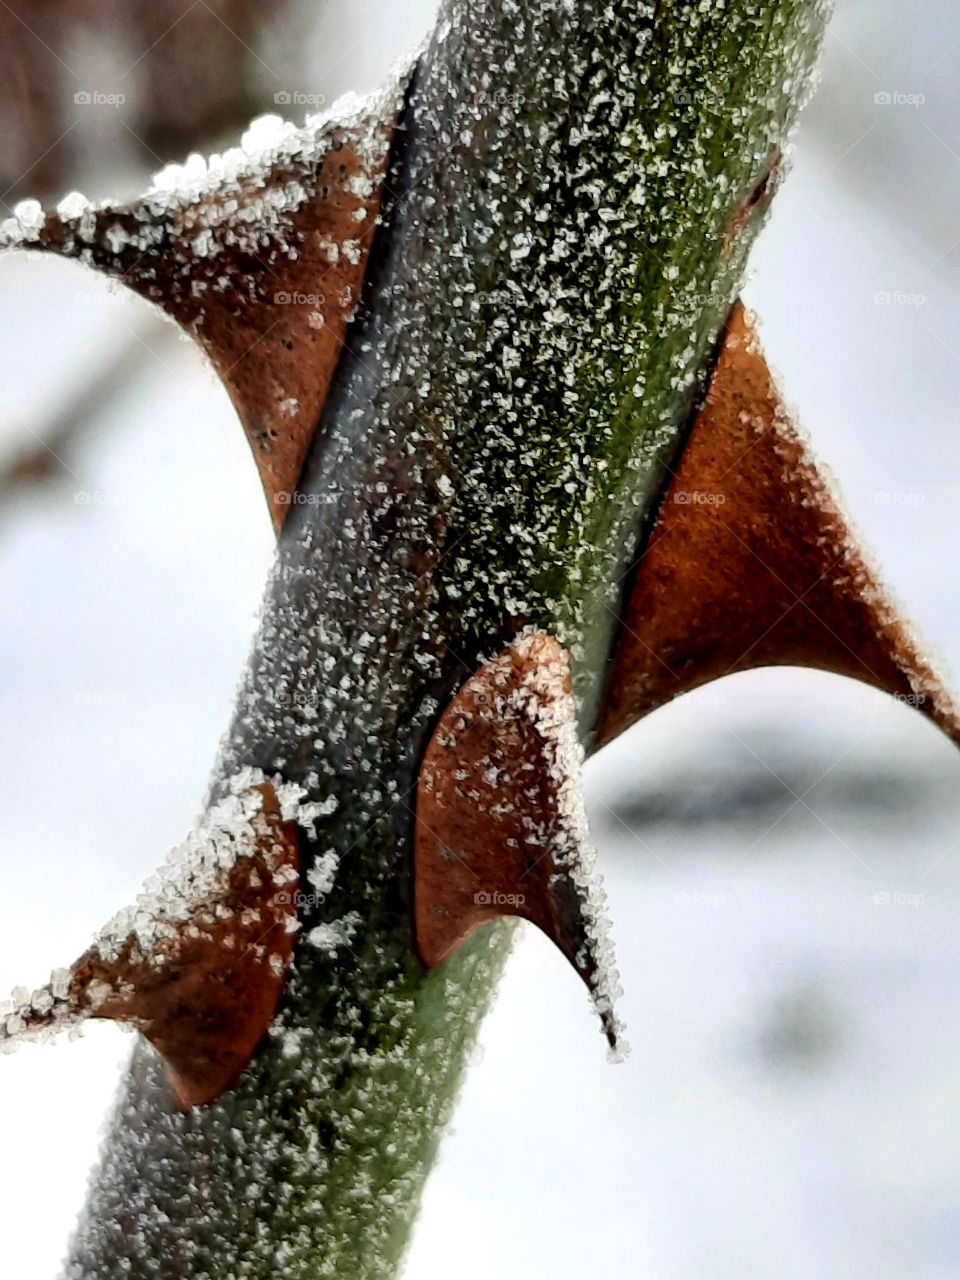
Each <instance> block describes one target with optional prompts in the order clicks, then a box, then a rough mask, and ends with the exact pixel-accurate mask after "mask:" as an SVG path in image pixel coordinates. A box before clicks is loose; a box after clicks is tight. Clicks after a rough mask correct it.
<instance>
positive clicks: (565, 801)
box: [414, 632, 618, 1047]
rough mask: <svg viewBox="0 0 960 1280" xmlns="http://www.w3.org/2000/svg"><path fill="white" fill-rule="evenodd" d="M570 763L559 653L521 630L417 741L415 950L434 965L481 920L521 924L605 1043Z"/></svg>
mask: <svg viewBox="0 0 960 1280" xmlns="http://www.w3.org/2000/svg"><path fill="white" fill-rule="evenodd" d="M580 760H581V753H580V750H579V746H578V744H577V738H576V726H575V719H574V706H573V699H572V695H571V687H570V669H569V661H568V657H567V653H566V650H565V649H563V648H562V647H561V645H559V644H558V643H557V641H556V640H554V639H553V638H552V637H551V636H548V635H546V634H544V633H543V632H525V633H524V634H523V635H521V636H520V637H518V639H517V640H515V641H514V642H513V644H511V645H509V646H508V647H507V648H506V649H504V650H502V651H501V652H500V653H499V654H498V655H497V656H496V657H495V658H494V659H493V660H492V661H490V662H487V663H485V664H484V665H483V666H482V667H481V668H480V670H479V671H477V672H476V674H475V675H473V676H472V677H471V678H470V679H469V680H468V681H467V682H466V684H464V685H463V686H462V688H461V689H460V690H459V691H458V693H457V694H456V695H455V697H454V698H453V700H452V701H451V703H450V704H449V706H448V707H447V709H446V710H445V711H444V713H443V715H442V716H441V718H440V722H439V724H438V725H437V727H436V730H435V731H434V734H433V737H432V738H431V740H430V743H429V745H428V747H427V751H426V755H425V757H424V761H423V765H422V767H421V770H420V776H419V782H418V789H417V806H416V836H415V846H414V917H415V926H416V937H417V947H418V950H419V953H420V956H421V959H422V960H423V963H424V964H425V965H426V967H427V968H428V969H432V968H435V967H436V966H437V965H439V964H440V963H441V962H442V961H443V960H444V959H445V958H446V957H447V956H448V955H449V954H450V953H451V952H453V951H454V950H456V948H457V947H458V946H460V944H461V943H462V942H463V941H464V940H465V939H466V938H467V936H468V935H469V934H470V933H472V932H473V930H474V929H475V928H476V927H477V926H478V925H480V924H483V923H484V922H485V921H487V920H491V919H495V918H497V917H501V916H520V917H522V918H523V919H526V920H529V921H531V922H532V923H533V924H535V925H537V927H538V928H540V929H541V930H542V931H543V932H544V933H545V934H546V935H547V937H548V938H550V939H551V941H553V942H554V943H555V944H556V945H557V946H558V947H559V948H560V950H561V951H562V952H563V954H564V955H565V956H566V957H567V959H568V960H569V961H570V963H571V964H572V965H573V967H574V968H575V969H576V970H577V972H578V973H579V974H580V976H581V978H582V979H583V980H584V982H585V983H586V985H587V987H588V988H589V989H590V991H591V993H592V994H593V997H594V1000H595V1002H596V1004H597V1007H598V1009H599V1012H600V1015H601V1019H602V1022H603V1028H604V1031H605V1033H606V1035H607V1039H608V1041H609V1043H610V1045H611V1047H615V1046H616V1044H617V1037H618V1026H617V1022H616V1018H615V1015H614V1012H613V992H612V991H611V990H609V989H608V986H607V980H606V972H605V971H606V966H607V963H608V961H607V957H606V955H604V954H603V952H604V951H605V950H606V942H605V938H604V925H603V922H602V920H601V916H600V910H599V905H598V903H597V902H596V901H595V899H594V896H593V894H592V892H591V885H590V881H589V870H588V863H589V859H590V851H589V849H588V848H587V845H586V838H585V837H586V832H585V820H584V817H583V811H582V801H581V799H580V793H579V769H580Z"/></svg>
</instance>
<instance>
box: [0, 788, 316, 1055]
mask: <svg viewBox="0 0 960 1280" xmlns="http://www.w3.org/2000/svg"><path fill="white" fill-rule="evenodd" d="M265 784H266V785H269V786H271V787H272V789H273V793H274V795H275V796H276V799H277V804H278V807H279V810H280V817H281V819H282V820H283V821H284V822H295V823H296V824H297V825H298V826H300V827H301V829H302V830H303V831H304V832H306V833H307V834H308V835H309V836H310V837H311V838H312V837H313V836H315V834H316V832H315V823H316V820H317V818H318V816H320V815H322V814H328V813H330V812H332V811H333V809H334V808H335V807H336V798H335V797H331V799H330V801H328V802H326V803H323V802H319V801H307V800H305V796H306V794H307V793H306V791H305V789H304V788H303V787H302V786H300V785H299V784H298V783H294V782H289V781H285V780H284V779H283V778H282V777H281V776H280V775H279V774H275V775H273V776H272V777H269V776H267V775H266V774H265V773H264V772H263V770H262V769H253V768H244V769H241V770H239V771H238V772H236V773H235V774H233V776H232V777H230V778H229V779H228V780H227V782H226V792H227V794H226V795H225V796H223V797H222V798H221V799H219V800H217V801H215V802H214V803H213V804H211V805H210V806H209V807H208V808H207V810H206V812H205V813H204V814H203V815H202V817H201V819H200V821H199V822H198V823H197V826H196V827H195V829H194V830H193V831H192V832H191V833H190V835H189V836H188V837H187V838H186V840H184V841H183V842H182V843H181V844H179V845H178V846H177V847H176V848H175V849H174V850H172V852H171V853H170V854H169V855H168V856H167V858H166V859H165V861H164V862H163V864H162V865H161V866H160V867H159V869H158V870H157V871H156V872H155V873H154V874H153V876H151V877H150V879H149V880H148V881H147V882H146V884H145V885H144V887H143V890H142V891H141V892H140V893H139V894H138V896H137V900H136V902H135V903H134V904H133V905H132V906H129V907H125V908H123V910H121V911H119V912H117V914H116V915H115V916H113V918H112V919H111V920H110V921H108V923H107V924H106V925H105V926H104V927H103V929H101V930H100V932H99V933H98V934H97V935H96V937H95V938H94V940H93V944H92V950H94V951H95V952H97V953H99V955H100V957H101V958H102V959H103V960H104V961H106V962H107V963H110V962H114V961H116V960H118V959H119V957H120V955H121V951H122V949H123V948H124V946H125V944H126V943H127V942H128V941H130V940H131V939H132V940H134V941H135V946H136V949H137V951H138V952H139V953H140V955H141V956H143V957H149V956H150V954H151V953H152V952H153V951H155V950H156V948H157V945H158V944H159V943H160V942H162V941H163V940H165V939H170V938H175V937H176V936H177V933H178V929H179V928H180V927H182V926H183V925H184V923H186V922H188V921H190V920H191V919H193V918H195V917H196V915H197V913H198V911H200V910H201V909H207V910H211V911H213V912H214V914H216V915H217V916H218V917H219V918H224V911H225V910H226V908H225V907H224V905H223V898H224V893H225V890H226V888H227V886H228V881H229V874H230V872H231V870H232V869H233V867H234V866H235V865H236V863H237V861H238V860H239V859H240V858H251V857H255V856H259V855H262V854H263V853H264V838H265V836H267V835H268V834H269V827H268V826H266V825H265V824H264V822H263V820H262V818H261V815H262V813H263V801H264V797H263V793H262V792H261V791H260V790H259V789H258V788H260V787H261V786H263V785H265ZM336 867H337V863H336V860H335V859H332V860H331V859H330V858H326V859H321V860H320V862H318V864H317V867H316V868H314V870H313V871H312V872H311V874H313V875H318V876H319V877H320V879H321V881H322V883H323V884H324V885H325V886H326V889H325V891H326V892H329V890H330V889H331V888H332V887H333V883H334V877H335V873H336ZM298 878H299V877H298V874H297V872H296V870H295V869H294V868H293V867H289V868H283V867H280V868H278V869H276V870H275V871H274V872H273V879H274V882H275V883H278V884H279V883H284V882H288V883H289V884H290V886H291V890H292V888H293V886H294V885H295V884H296V882H297V880H298ZM70 981H71V975H70V971H69V970H66V969H58V970H55V971H54V973H53V974H52V976H51V978H50V981H49V983H47V985H46V986H45V987H41V988H40V989H39V990H37V991H33V992H29V991H27V990H26V989H25V988H22V987H21V988H15V989H14V991H13V993H12V995H11V998H10V1000H8V1001H6V1002H4V1003H3V1004H2V1005H0V1053H3V1052H10V1051H11V1050H12V1049H14V1048H16V1047H17V1045H18V1044H19V1043H20V1042H21V1041H22V1040H24V1039H26V1038H28V1037H29V1038H31V1039H46V1038H48V1037H49V1036H50V1035H52V1034H54V1033H55V1032H57V1031H59V1030H62V1029H63V1028H64V1027H67V1026H71V1025H76V1024H79V1023H81V1022H82V1021H83V1020H84V1019H85V1018H86V1017H87V1016H88V1015H89V1013H90V1011H95V1010H96V1008H97V1006H98V1005H99V1004H101V1003H102V1002H103V1000H104V999H106V998H107V996H108V995H111V994H112V991H111V988H109V987H108V986H106V984H104V983H92V984H91V985H90V986H89V987H88V988H87V989H86V991H85V992H84V993H83V998H82V1001H78V999H77V997H76V995H75V993H74V994H72V993H71V990H70Z"/></svg>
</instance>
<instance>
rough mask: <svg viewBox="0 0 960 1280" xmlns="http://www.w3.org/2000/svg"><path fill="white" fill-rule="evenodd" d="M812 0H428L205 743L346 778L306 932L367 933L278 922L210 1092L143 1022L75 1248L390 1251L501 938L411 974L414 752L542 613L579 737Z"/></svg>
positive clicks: (368, 1271)
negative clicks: (246, 1046) (168, 1068)
mask: <svg viewBox="0 0 960 1280" xmlns="http://www.w3.org/2000/svg"><path fill="white" fill-rule="evenodd" d="M823 22H824V7H823V5H822V3H821V2H820V0H782V2H781V3H775V2H774V0H767V2H762V0H727V2H726V3H723V0H717V2H714V3H711V2H710V0H661V2H660V3H659V4H657V5H656V6H654V5H644V4H638V3H637V2H636V0H632V2H631V3H627V0H609V2H608V3H600V2H599V0H597V2H596V3H595V2H594V0H578V3H576V4H570V5H567V4H566V3H560V2H559V0H557V2H550V0H514V2H510V0H449V2H448V3H447V4H445V6H444V9H443V12H442V15H441V19H440V23H439V25H438V29H437V34H436V35H435V36H434V38H433V41H432V43H431V45H430V47H429V49H428V50H427V52H426V53H425V55H424V57H423V59H422V62H421V65H420V67H419V69H418V71H417V73H416V75H415V77H414V80H413V82H412V85H411V88H410V92H409V98H408V106H407V109H406V114H405V118H404V121H403V128H402V129H401V130H400V131H399V133H398V142H397V146H396V150H395V155H394V163H393V167H392V169H391V174H390V178H389V184H388V187H389V190H388V196H387V206H388V217H387V223H386V225H385V226H384V228H383V229H382V231H381V234H380V238H379V243H378V244H377V246H376V248H375V252H374V255H373V262H372V265H371V273H370V277H369V281H368V289H367V293H366V296H365V299H364V306H363V308H362V310H361V313H360V314H359V316H358V319H357V321H356V324H355V327H354V331H353V333H352V336H351V340H350V344H349V346H350V350H349V351H348V352H347V353H345V356H344V359H343V363H342V367H341V370H340V373H339V375H338V379H337V381H336V384H335V388H334V392H333V395H332V397H331V400H330V402H329V403H328V406H327V410H326V412H325V415H324V419H323V421H322V422H321V423H320V426H319V430H318V434H317V439H316V442H315V446H314V448H313V451H312V453H311V455H310V457H309V459H308V462H307V465H306V467H305V469H304V473H303V478H302V482H301V491H302V493H303V495H304V496H305V497H306V498H307V499H308V500H307V501H304V502H302V503H301V504H298V505H296V506H294V507H293V508H292V510H291V514H290V517H289V520H288V523H287V526H286V528H285V529H284V533H283V538H282V541H281V545H280V550H279V557H278V563H277V566H276V569H275V572H274V574H273V576H272V578H271V581H270V583H269V586H268V589H267V595H266V601H265V605H264V610H263V616H262V621H261V624H260V630H259V634H258V637H257V639H256V643H255V646H254V650H253V653H252V656H251V661H250V665H249V669H248V671H247V673H246V676H245V679H244V683H243V687H242V689H241V693H240V697H239V703H238V710H237V714H236V718H235V721H234V724H233V726H232V728H231V730H230V732H229V734H228V736H227V738H226V740H225V743H224V747H223V751H222V756H221V760H220V761H219V764H218V770H217V777H218V778H219V779H223V778H225V777H227V776H229V775H230V774H231V773H233V772H234V771H235V770H236V769H237V768H239V767H241V766H243V765H246V764H250V765H255V766H258V767H261V768H263V769H265V770H266V771H267V772H268V773H271V774H272V773H274V772H279V773H281V774H283V775H284V776H285V777H288V778H291V779H295V780H297V781H300V782H302V783H303V784H304V785H305V786H306V787H307V788H308V790H309V792H310V793H311V796H312V797H313V798H315V799H318V800H326V799H327V798H328V797H330V796H335V797H336V798H337V807H336V810H335V811H334V812H333V813H332V814H331V815H330V816H329V817H328V818H327V819H325V820H324V823H323V825H322V827H321V830H320V836H319V839H318V840H317V842H316V847H315V850H314V851H313V852H316V853H323V852H324V851H326V850H329V849H334V850H336V851H337V853H338V854H339V856H340V867H339V872H338V875H337V878H336V883H335V886H334V888H333V890H332V891H331V893H330V894H329V895H328V896H327V899H326V901H325V902H323V903H322V904H320V905H319V906H318V907H316V908H315V909H312V910H311V911H308V912H307V913H306V918H305V921H304V929H305V931H307V930H309V929H310V928H311V927H313V926H314V925H316V924H317V923H319V922H321V921H331V920H342V919H343V918H344V917H349V918H351V919H353V920H354V921H355V922H356V928H355V932H354V934H353V937H352V940H351V942H350V944H349V945H348V946H344V947H341V948H339V949H338V950H337V952H336V954H335V955H334V956H331V955H329V954H326V953H324V952H322V951H320V950H318V949H316V948H315V947H313V946H311V945H310V944H309V943H308V942H306V941H304V942H303V943H302V944H301V945H300V947H299V948H298V953H297V961H296V971H295V974H294V976H293V977H292V979H291V981H290V984H289V989H288V992H287V995H286V997H285V1002H284V1005H283V1008H282V1011H281V1014H280V1016H279V1018H278V1023H277V1027H276V1028H275V1034H273V1035H271V1037H269V1039H268V1041H267V1042H266V1043H265V1045H264V1047H263V1048H262V1050H261V1051H260V1052H259V1054H258V1055H257V1057H256V1058H255V1060H254V1062H253V1063H252V1064H251V1066H250V1068H249V1069H248V1071H247V1072H246V1074H245V1075H244V1077H243V1079H242V1080H241V1081H240V1083H239V1085H238V1086H237V1087H236V1088H235V1089H234V1090H232V1091H231V1092H230V1093H229V1094H227V1095H226V1096H225V1097H223V1098H222V1099H220V1100H219V1101H218V1102H217V1103H215V1104H213V1105H212V1106H209V1107H206V1108H203V1109H199V1110H196V1111H193V1112H190V1113H188V1114H186V1115H180V1114H177V1113H175V1111H174V1110H173V1109H172V1106H171V1099H170V1097H169V1093H168V1090H167V1088H166V1085H165V1083H164V1080H163V1076H162V1071H161V1070H160V1069H159V1067H158V1064H157V1062H156V1061H155V1059H154V1057H153V1054H152V1052H151V1051H150V1050H149V1048H148V1047H146V1046H141V1047H140V1048H139V1049H138V1050H137V1053H136V1057H135V1061H134V1065H133V1068H132V1071H131V1074H130V1078H129V1080H128V1081H127V1083H126V1085H125V1088H124V1093H123V1097H122V1099H121V1101H120V1104H119V1106H118V1110H117V1114H116V1117H115V1120H114V1124H113V1129H112V1133H111V1134H110V1137H109V1139H108V1141H107V1144H106V1147H105V1151H104V1155H103V1161H102V1165H101V1167H100V1169H99V1171H98V1172H97V1173H96V1175H95V1178H94V1182H93V1186H92V1190H91V1196H90V1201H89V1204H88V1207H87V1211H86V1213H85V1216H84V1218H83V1221H82V1223H81V1225H80V1228H79V1230H78V1234H77V1238H76V1240H75V1242H74V1246H73V1252H72V1256H71V1260H70V1262H69V1264H68V1274H69V1275H70V1276H71V1277H81V1276H82V1277H94V1276H95V1277H97V1278H98V1280H102V1278H104V1277H119V1276H130V1275H132V1276H136V1277H148V1276H162V1277H173V1276H184V1277H190V1278H191V1280H200V1278H201V1277H211V1278H212V1277H227V1276H229V1277H231V1280H241V1278H247V1277H257V1278H258V1280H265V1278H266V1277H273V1276H281V1275H282V1276H284V1277H291V1278H306V1277H329V1276H334V1277H343V1278H344V1280H346V1278H347V1277H349V1278H350V1280H372V1278H374V1277H388V1276H391V1275H394V1274H395V1272H396V1268H397V1265H398V1260H399V1258H400V1256H401V1254H402V1251H403V1249H404V1246H405V1243H406V1241H407V1238H408V1235H409V1231H410V1225H411V1223H412V1221H413V1218H414V1215H415V1213H416V1209H417V1204H418V1201H419V1197H420V1193H421V1190H422V1185H423V1182H424V1179H425V1177H426V1175H427V1172H428V1170H429V1168H430V1165H431V1162H432V1160H433V1157H434V1155H435V1152H436V1148H437V1144H438V1141H439V1138H440V1134H441V1132H442V1129H443V1126H444V1124H445V1123H446V1121H447V1118H448V1116H449V1114H450V1111H451V1107H452V1105H453V1099H454V1097H455V1093H456V1090H457V1086H458V1083H459V1081H460V1078H461V1075H462V1072H463V1068H464V1064H465V1061H466V1058H467V1056H468V1052H469V1048H470V1045H471V1044H472V1042H473V1040H474V1037H475V1034H476V1029H477V1025H478V1023H479V1021H480V1018H481V1017H482V1014H483V1012H484V1010H485V1008H486V1006H487V1003H488V1001H489V997H490V993H491V990H492V988H493V986H494V984H495V982H496V978H497V975H498V973H499V971H500V968H501V965H502V963H503V960H504V957H505V954H506V951H507V949H508V940H509V930H508V929H507V928H504V927H502V926H490V927H487V928H485V929H484V930H482V931H480V932H478V933H477V934H476V935H474V937H473V939H472V940H471V941H470V942H469V943H468V945H467V946H465V947H464V948H463V949H462V950H461V951H460V952H459V953H458V954H457V955H455V956H454V957H452V958H451V959H450V960H449V961H448V962H447V963H446V964H445V965H444V966H443V968H442V969H441V970H440V971H437V972H435V973H433V974H429V975H427V974H425V973H424V972H423V971H422V969H421V967H420V965H419V963H418V961H417V959H416V957H415V955H414V953H413V950H412V939H411V927H410V909H409V908H410V883H409V878H410V871H409V846H410V835H411V817H412V805H413V799H414V787H415V779H416V768H417V761H418V756H419V753H420V751H421V750H422V747H423V745H424V742H425V737H426V735H427V734H428V733H429V731H430V728H431V726H432V725H433V724H434V723H435V721H436V717H437V714H438V710H439V708H440V707H442V705H443V704H444V702H445V700H446V699H447V698H448V697H449V695H450V692H451V690H452V689H453V688H454V687H455V686H456V685H457V683H458V682H459V681H461V680H462V679H463V678H464V677H465V676H466V675H467V674H468V673H469V672H471V671H472V670H473V669H475V667H476V665H477V663H478V661H479V660H480V658H481V656H482V655H490V654H492V653H493V652H495V651H496V650H497V649H499V648H500V647H502V645H503V644H504V643H505V642H506V641H507V640H508V639H509V638H510V637H511V636H512V635H513V634H515V632H516V631H517V630H519V629H520V628H521V627H522V626H524V625H527V624H531V623H532V624H537V625H539V626H541V627H544V628H545V629H547V630H549V631H552V632H553V633H554V634H556V635H557V636H558V638H559V639H560V640H561V641H562V642H563V643H564V644H565V645H567V647H568V648H569V649H570V651H571V654H572V658H573V664H574V675H575V687H576V691H577V694H578V696H579V699H580V708H581V717H582V720H581V723H582V728H583V736H584V741H585V742H589V731H590V727H591V725H592V723H593V720H594V717H595V714H596V708H597V705H598V700H599V698H600V697H601V696H602V687H603V674H604V669H605V665H606V662H607V660H608V657H609V654H610V651H611V647H612V644H613V641H614V637H615V631H616V607H617V601H618V599H619V597H620V594H621V591H622V585H621V584H622V581H623V579H624V576H625V574H626V573H627V571H628V569H629V566H630V564H631V562H632V561H633V559H634V558H635V556H636V554H637V551H638V548H639V547H640V546H642V542H643V538H644V530H645V528H646V524H647V522H648V521H649V518H650V515H651V512H652V509H653V507H654V505H655V501H656V497H657V495H658V494H659V493H660V492H661V490H662V486H663V482H664V476H665V468H666V465H667V464H668V462H669V460H670V458H671V456H672V455H673V453H674V452H675V450H676V449H677V447H678V441H679V439H680V436H681V433H682V429H683V426H684V424H685V423H686V422H687V420H688V418H689V415H690V412H691V410H692V407H693V405H694V404H695V401H696V397H697V395H698V392H699V388H700V386H701V383H702V378H703V375H704V371H705V369H706V368H707V365H708V363H709V359H710V353H711V351H712V348H713V345H714V343H715V341H716V336H717V333H718V330H719V327H720V325H721V323H722V320H723V318H724V315H725V314H726V311H727V309H728V307H729V304H730V301H731V299H732V297H733V296H734V294H735V291H736V289H737V286H738V284H739V282H740V279H741V276H742V272H743V266H744V261H745V257H746V254H747V250H748V248H749V245H750V242H751V240H752V238H753V235H754V233H755V231H756V228H757V224H758V222H759V216H760V214H761V212H762V207H763V204H764V200H759V201H758V203H757V204H756V207H754V208H753V209H752V212H748V211H747V207H748V206H749V205H750V202H751V198H752V196H753V194H754V193H755V192H756V189H757V187H758V184H760V185H762V179H763V175H764V173H765V172H766V171H767V169H768V168H769V165H770V161H771V157H773V156H774V155H775V153H776V151H777V149H778V148H780V147H782V145H783V143H784V138H785V133H786V130H787V128H788V127H789V125H790V123H791V121H792V119H793V117H794V114H795V112H796V109H797V106H798V104H799V102H800V100H801V98H802V96H803V93H804V90H805V86H806V84H807V81H808V77H809V72H810V67H811V65H812V62H813V60H814V58H815V55H816V50H817V46H818V43H819V39H820V35H821V31H822V26H823ZM738 211H742V216H741V214H740V212H738ZM291 392H292V393H293V389H291ZM219 785H221V784H220V783H215V788H216V787H217V786H219ZM305 861H306V863H307V865H309V862H310V856H309V853H308V855H307V856H306V858H305ZM304 889H305V891H306V892H311V888H310V886H309V884H305V885H304ZM354 913H355V914H354ZM571 981H574V979H573V977H571ZM599 1046H600V1041H599V1039H598V1051H599ZM518 1053H521V1054H522V1046H518ZM571 1105H575V1102H572V1103H571Z"/></svg>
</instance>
